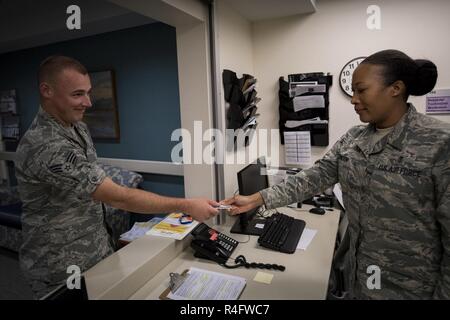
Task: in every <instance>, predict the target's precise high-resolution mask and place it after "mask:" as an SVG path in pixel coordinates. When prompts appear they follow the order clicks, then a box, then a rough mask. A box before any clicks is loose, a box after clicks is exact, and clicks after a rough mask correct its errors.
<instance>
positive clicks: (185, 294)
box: [167, 267, 246, 300]
mask: <svg viewBox="0 0 450 320" xmlns="http://www.w3.org/2000/svg"><path fill="white" fill-rule="evenodd" d="M245 285H246V280H245V278H242V277H238V276H233V275H229V274H224V273H218V272H213V271H209V270H203V269H198V268H194V267H191V268H190V269H189V271H188V275H187V277H186V279H185V280H184V281H183V283H182V284H181V285H180V286H179V287H178V289H177V290H175V292H173V293H172V292H170V293H169V294H168V295H167V297H168V298H169V299H172V300H237V299H238V298H239V296H240V295H241V293H242V290H244V287H245Z"/></svg>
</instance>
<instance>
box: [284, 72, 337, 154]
mask: <svg viewBox="0 0 450 320" xmlns="http://www.w3.org/2000/svg"><path fill="white" fill-rule="evenodd" d="M331 85H332V76H331V75H330V74H324V73H322V72H313V73H297V74H290V75H288V81H285V80H284V78H283V77H280V78H279V86H280V88H279V91H278V97H279V103H280V104H279V113H280V118H279V128H280V137H281V143H282V144H284V132H286V131H309V132H310V134H311V145H312V146H328V143H329V133H328V125H329V102H330V99H329V89H330V87H331Z"/></svg>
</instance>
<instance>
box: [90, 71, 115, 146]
mask: <svg viewBox="0 0 450 320" xmlns="http://www.w3.org/2000/svg"><path fill="white" fill-rule="evenodd" d="M89 76H90V78H91V84H92V91H91V102H92V108H89V109H87V110H86V113H85V115H84V118H83V121H84V122H85V123H86V124H87V126H88V128H89V131H90V133H91V137H92V140H94V141H113V142H119V141H120V129H119V113H118V111H117V99H116V86H115V77H114V72H113V71H112V70H107V71H98V72H89Z"/></svg>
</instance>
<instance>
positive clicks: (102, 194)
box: [92, 178, 219, 222]
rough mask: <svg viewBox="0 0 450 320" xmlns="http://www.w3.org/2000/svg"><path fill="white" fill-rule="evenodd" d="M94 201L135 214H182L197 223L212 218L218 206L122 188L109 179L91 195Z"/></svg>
mask: <svg viewBox="0 0 450 320" xmlns="http://www.w3.org/2000/svg"><path fill="white" fill-rule="evenodd" d="M92 197H93V199H94V200H97V201H101V202H104V203H106V204H108V205H110V206H111V207H114V208H118V209H122V210H125V211H130V212H135V213H163V212H164V213H171V212H177V211H178V212H180V211H181V212H183V213H187V214H189V215H190V216H191V217H192V218H194V219H195V220H197V221H200V222H202V221H204V220H207V219H209V218H211V217H214V216H215V215H217V214H218V213H219V211H218V210H217V209H216V208H214V206H216V207H218V206H219V204H218V203H217V202H215V201H212V200H207V199H182V198H170V197H164V196H160V195H158V194H156V193H152V192H148V191H144V190H139V189H131V188H126V187H122V186H120V185H118V184H116V183H115V182H114V181H112V180H111V179H110V178H105V180H104V181H103V182H102V183H101V184H100V185H99V186H98V187H97V189H96V190H95V191H94V193H93V194H92Z"/></svg>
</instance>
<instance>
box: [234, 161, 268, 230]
mask: <svg viewBox="0 0 450 320" xmlns="http://www.w3.org/2000/svg"><path fill="white" fill-rule="evenodd" d="M264 163H265V162H264V160H261V159H259V160H258V161H257V162H256V163H252V164H249V165H248V166H246V167H245V168H244V169H242V170H241V171H239V172H238V174H237V179H238V186H239V194H240V195H243V196H249V195H252V194H254V193H256V192H258V191H261V190H263V189H265V188H267V187H269V182H268V178H267V173H266V166H265V164H264ZM258 209H259V208H255V209H253V210H251V211H248V212H245V213H241V214H240V215H239V220H238V221H236V223H235V224H234V226H233V228H231V232H233V233H241V234H251V235H260V234H261V232H262V229H261V228H257V224H259V223H264V221H262V220H257V219H254V216H255V214H256V212H257V211H258Z"/></svg>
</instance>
